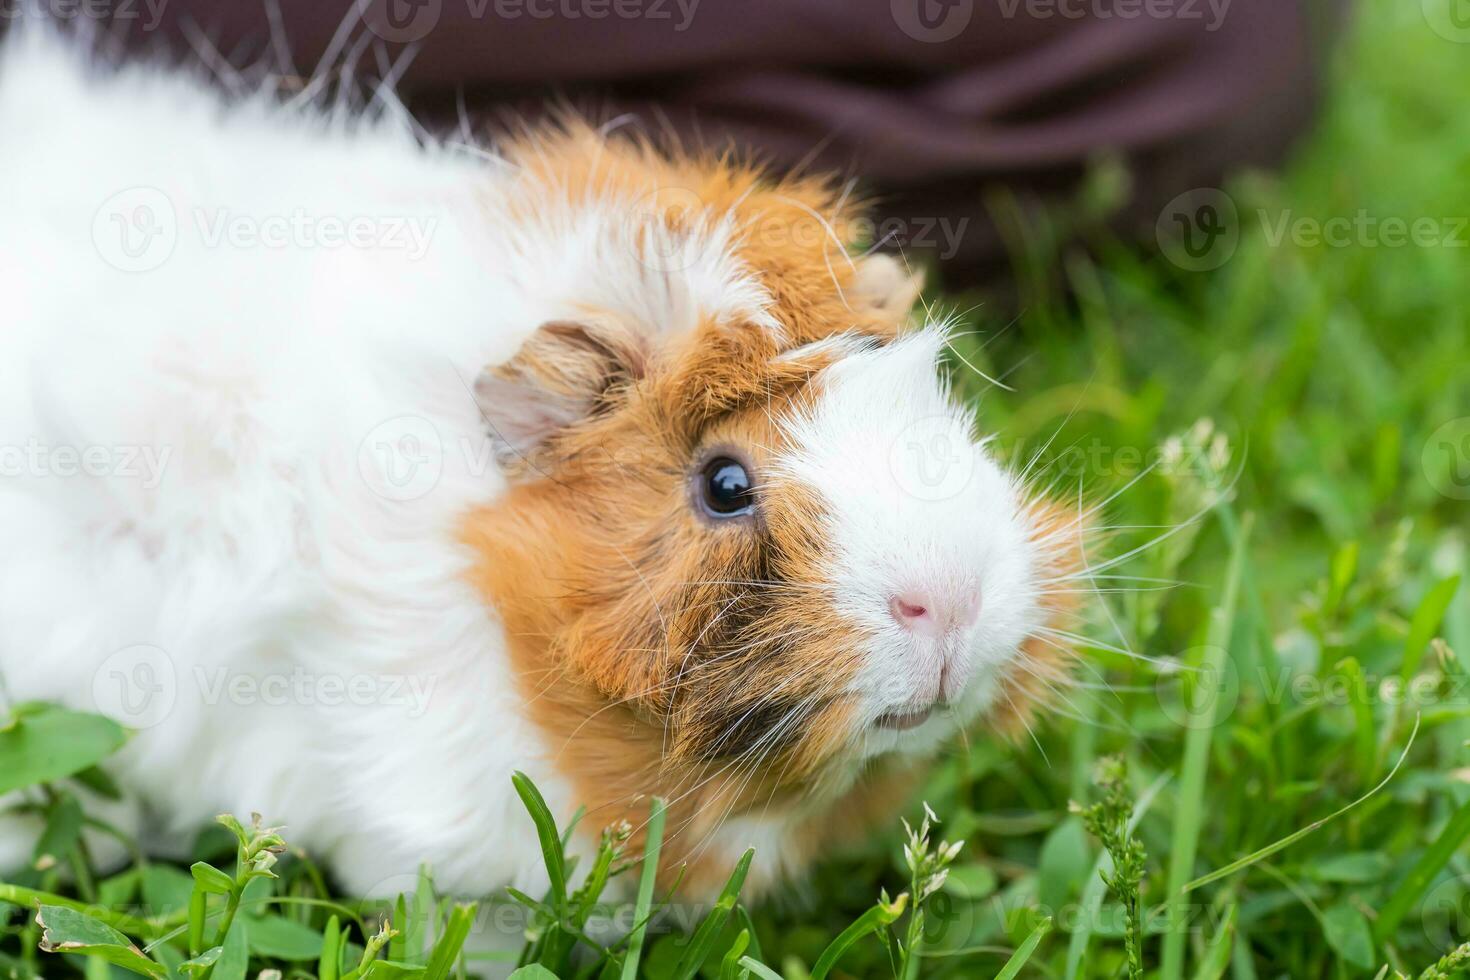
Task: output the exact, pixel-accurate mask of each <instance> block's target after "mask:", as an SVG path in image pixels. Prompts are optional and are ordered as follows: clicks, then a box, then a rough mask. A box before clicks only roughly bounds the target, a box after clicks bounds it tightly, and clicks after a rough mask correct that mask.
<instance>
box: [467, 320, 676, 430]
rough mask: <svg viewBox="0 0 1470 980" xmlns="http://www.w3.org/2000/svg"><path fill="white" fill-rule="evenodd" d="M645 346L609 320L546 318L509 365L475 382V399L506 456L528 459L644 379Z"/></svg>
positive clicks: (489, 369) (496, 366) (635, 335)
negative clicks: (621, 388) (614, 393)
mask: <svg viewBox="0 0 1470 980" xmlns="http://www.w3.org/2000/svg"><path fill="white" fill-rule="evenodd" d="M647 357H648V352H647V349H646V344H645V342H644V341H643V339H642V338H641V337H640V336H639V335H638V333H637V332H635V331H633V330H630V329H628V328H626V327H625V326H624V325H622V324H620V323H618V322H617V321H616V320H613V319H611V318H595V317H594V318H587V319H583V320H552V321H550V322H548V323H543V324H542V325H541V326H539V327H537V328H536V331H535V332H534V333H533V334H531V336H530V337H529V338H527V340H526V342H525V343H524V344H522V345H521V349H520V350H519V351H517V352H516V354H515V356H514V357H512V358H511V359H510V360H509V361H506V362H505V363H504V364H493V365H490V366H489V367H487V368H485V369H484V370H483V371H481V372H480V376H479V377H478V378H476V379H475V403H476V404H477V405H478V406H479V408H480V412H481V414H482V415H484V417H485V421H486V423H487V424H488V426H489V429H490V438H491V440H492V441H493V442H494V443H495V446H496V449H497V451H498V452H499V453H500V455H502V456H503V457H519V458H525V457H528V456H530V455H531V454H532V453H533V452H534V451H535V450H537V449H539V448H540V447H541V446H543V445H545V444H546V442H547V440H549V439H550V438H552V437H553V436H555V435H556V434H557V433H558V432H560V431H562V430H563V429H565V428H567V427H568V426H571V425H575V424H576V423H577V422H580V421H581V420H583V419H585V418H587V417H588V416H590V415H592V414H593V413H594V412H596V411H597V410H598V409H599V408H600V407H601V406H602V405H603V404H604V403H605V400H606V398H607V395H608V393H609V391H610V390H611V389H613V388H615V387H616V386H618V385H620V384H625V383H628V382H631V381H634V380H637V379H638V378H640V377H642V376H643V372H644V368H645V366H646V363H647Z"/></svg>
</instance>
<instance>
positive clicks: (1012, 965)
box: [995, 917, 1051, 980]
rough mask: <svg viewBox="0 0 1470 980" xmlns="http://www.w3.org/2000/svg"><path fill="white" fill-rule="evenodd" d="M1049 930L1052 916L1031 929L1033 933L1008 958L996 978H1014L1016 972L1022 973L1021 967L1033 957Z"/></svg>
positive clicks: (1010, 979)
mask: <svg viewBox="0 0 1470 980" xmlns="http://www.w3.org/2000/svg"><path fill="white" fill-rule="evenodd" d="M1048 932H1051V918H1050V917H1048V918H1045V919H1042V920H1041V925H1039V926H1037V927H1036V928H1035V929H1032V930H1031V935H1029V936H1027V937H1026V941H1025V942H1024V943H1022V944H1021V945H1020V946H1019V947H1017V949H1016V951H1015V952H1014V953H1012V954H1011V958H1010V959H1008V960H1006V965H1005V966H1003V967H1001V968H1000V972H999V973H997V974H996V975H995V980H1014V978H1015V976H1016V974H1018V973H1020V972H1021V967H1023V966H1025V965H1026V961H1027V960H1029V959H1031V954H1032V953H1035V952H1036V947H1037V946H1038V945H1039V944H1040V943H1041V940H1042V939H1043V938H1044V937H1045V936H1046V934H1047V933H1048Z"/></svg>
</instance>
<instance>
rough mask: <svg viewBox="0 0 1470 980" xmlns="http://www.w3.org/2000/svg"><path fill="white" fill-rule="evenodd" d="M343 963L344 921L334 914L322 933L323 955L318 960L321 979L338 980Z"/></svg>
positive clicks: (317, 970)
mask: <svg viewBox="0 0 1470 980" xmlns="http://www.w3.org/2000/svg"><path fill="white" fill-rule="evenodd" d="M341 963H342V923H341V921H340V920H339V919H338V918H337V917H336V916H335V915H334V916H332V917H331V918H330V919H328V920H327V928H326V930H325V931H324V932H323V933H322V955H321V958H320V959H319V960H318V961H317V965H316V975H317V977H318V978H319V980H337V973H338V971H339V970H340V969H341Z"/></svg>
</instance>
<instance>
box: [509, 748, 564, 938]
mask: <svg viewBox="0 0 1470 980" xmlns="http://www.w3.org/2000/svg"><path fill="white" fill-rule="evenodd" d="M510 781H511V783H513V784H514V785H515V788H516V794H517V795H518V796H520V798H521V803H522V804H524V805H525V807H526V811H527V812H528V813H530V814H531V821H532V822H533V823H534V824H535V825H536V837H537V839H538V840H540V842H541V857H542V860H544V861H545V862H546V874H547V875H548V876H549V877H550V878H551V905H552V907H553V908H555V909H556V910H557V912H559V913H560V912H564V911H566V906H567V871H566V860H565V857H564V856H563V853H562V846H561V835H560V834H558V833H557V831H556V820H555V818H553V817H552V815H551V808H550V807H548V806H547V805H546V798H545V797H543V796H542V795H541V791H540V790H539V789H537V788H536V784H535V783H533V782H531V779H530V777H529V776H527V775H526V774H525V773H523V772H520V771H519V770H517V771H516V772H514V773H512V774H511V777H510Z"/></svg>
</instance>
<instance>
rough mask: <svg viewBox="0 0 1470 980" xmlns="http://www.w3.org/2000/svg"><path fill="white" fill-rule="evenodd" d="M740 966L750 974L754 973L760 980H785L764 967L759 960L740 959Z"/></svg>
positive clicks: (743, 957) (744, 957)
mask: <svg viewBox="0 0 1470 980" xmlns="http://www.w3.org/2000/svg"><path fill="white" fill-rule="evenodd" d="M740 965H741V966H743V967H745V968H746V969H747V970H749V971H750V972H751V973H754V974H755V975H756V976H758V977H760V978H761V980H786V978H785V977H783V976H781V974H779V973H777V972H776V971H775V970H773V969H771V968H770V967H768V966H766V965H765V964H764V963H762V962H760V961H759V960H753V959H751V958H750V957H749V956H742V957H740Z"/></svg>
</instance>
